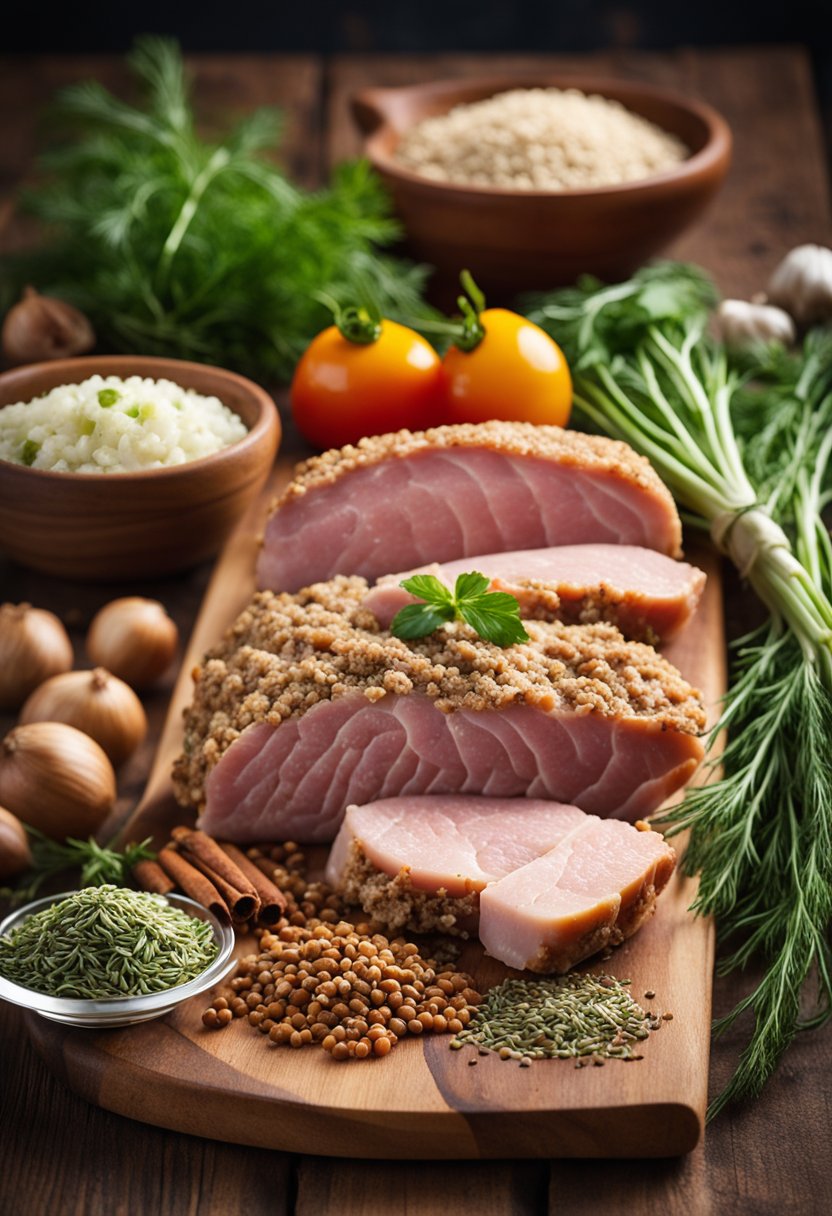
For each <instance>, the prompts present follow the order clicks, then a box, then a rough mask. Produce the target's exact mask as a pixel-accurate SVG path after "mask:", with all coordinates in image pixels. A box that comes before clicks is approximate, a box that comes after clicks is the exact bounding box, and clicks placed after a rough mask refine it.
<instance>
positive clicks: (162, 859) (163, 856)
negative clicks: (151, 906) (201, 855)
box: [158, 845, 231, 925]
mask: <svg viewBox="0 0 832 1216" xmlns="http://www.w3.org/2000/svg"><path fill="white" fill-rule="evenodd" d="M158 861H159V865H160V866H161V867H162V869H163V870H164V871H165V873H166V874H167V875H168V877H169V878H172V879H173V881H174V882H175V883H176V885H177V887H179V888H180V889H181V890H182V891H184V892H185V894H186V895H190V897H191V899H195V900H196V902H197V903H198V904H202V906H203V908H208V910H209V911H210V912H213V913H214V915H215V916H216V918H217V919H218V920H221V921H222V922H223V924H226V925H227V924H228V923H229V922H230V920H231V914H230V912H229V910H228V905H227V904H226V903H225V902H224V900H223V898H222V896H221V895H220V893H219V891H218V890H217V888H216V887H215V886H214V884H213V883H212V882H209V881H208V879H207V878H206V877H205V875H204V874H201V873H200V871H199V870H197V869H195V868H194V866H192V865H191V863H190V862H189V861H188V860H187V859H186V858H184V857H183V856H182V854H181V853H177V852H176V850H175V849H172V848H171V847H170V845H165V847H164V848H163V849H162V850H161V852H160V853H159V856H158Z"/></svg>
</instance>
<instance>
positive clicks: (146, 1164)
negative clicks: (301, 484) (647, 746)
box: [0, 48, 832, 1216]
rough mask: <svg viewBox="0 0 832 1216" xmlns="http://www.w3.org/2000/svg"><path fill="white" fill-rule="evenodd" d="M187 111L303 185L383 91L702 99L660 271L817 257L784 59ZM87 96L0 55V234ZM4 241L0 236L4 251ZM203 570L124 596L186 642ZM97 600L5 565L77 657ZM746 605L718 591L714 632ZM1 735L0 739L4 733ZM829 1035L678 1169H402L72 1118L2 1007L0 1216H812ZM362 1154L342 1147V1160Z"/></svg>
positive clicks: (532, 66) (821, 1197)
mask: <svg viewBox="0 0 832 1216" xmlns="http://www.w3.org/2000/svg"><path fill="white" fill-rule="evenodd" d="M194 66H195V68H196V69H197V72H198V87H197V97H198V101H199V104H200V105H201V106H202V107H204V112H206V113H207V114H209V115H211V114H214V115H219V114H222V112H223V111H224V110H225V109H227V108H228V107H234V108H238V109H247V108H249V107H251V106H253V105H256V104H258V103H262V102H269V103H272V104H274V103H277V104H279V105H282V106H284V107H286V110H287V115H288V118H289V129H288V135H287V142H286V144H285V148H284V156H285V161H286V164H287V166H288V168H289V169H290V171H291V172H292V173H293V174H294V175H295V177H296V178H298V179H299V180H300V181H302V182H303V183H304V184H307V185H314V184H315V183H316V182H319V181H321V180H322V178H323V176H324V175H325V172H326V169H327V166H329V165H331V164H332V163H334V162H336V161H338V160H340V159H342V158H343V157H345V156H349V155H352V154H354V153H355V152H356V151H357V150H358V141H357V138H356V136H355V133H354V132H353V130H352V127H351V123H350V119H349V116H348V110H347V104H346V100H347V97H348V96H349V94H350V93H351V92H352V91H353V90H354V89H356V88H357V87H359V86H360V85H365V84H399V83H405V82H413V81H419V80H426V79H429V78H432V77H440V76H464V75H465V76H473V75H479V74H483V73H486V72H492V71H494V72H499V73H510V72H518V73H520V72H525V73H529V74H535V73H538V74H539V73H542V72H565V73H568V72H569V71H570V70H571V71H580V70H592V71H593V72H597V73H598V74H599V75H600V74H616V75H624V76H628V77H632V78H638V79H644V80H648V81H652V82H655V83H661V84H667V85H670V86H673V87H675V88H678V89H680V90H682V91H684V92H690V93H693V94H696V95H698V96H701V97H703V98H704V99H705V100H707V101H709V102H711V103H712V104H713V105H715V106H716V107H717V108H718V109H719V110H721V111H722V113H723V114H724V115H725V117H726V118H727V119H728V121H729V122H730V124H731V126H732V128H733V130H734V136H735V157H734V165H733V168H732V170H731V174H730V177H729V180H728V182H727V184H726V186H725V189H724V191H723V193H722V195H721V196H720V198H719V200H718V202H717V204H716V205H715V206H714V208H713V210H712V211H711V213H710V214H709V215H708V216H707V217H706V219H705V220H704V221H703V223H701V224H700V226H699V227H698V228H697V229H696V230H695V231H693V232H692V233H691V234H690V235H689V236H687V237H686V238H685V239H684V240H683V241H681V242H680V243H679V244H678V246H677V247H676V248H674V249H673V250H672V251H671V252H672V253H673V254H674V255H676V256H679V257H685V258H690V259H692V260H695V261H697V262H700V263H702V264H703V265H704V266H706V267H707V268H708V269H709V270H710V271H711V272H712V273H713V274H714V275H715V277H716V279H717V281H718V283H719V285H720V287H721V289H722V290H723V292H725V293H726V294H730V295H733V294H738V295H745V296H748V295H750V294H751V293H753V292H754V291H756V290H759V289H760V288H761V287H762V286H763V285H764V283H765V281H766V278H767V276H768V273H769V272H770V270H771V268H772V267H773V265H774V264H775V262H776V261H777V259H778V258H780V257H781V256H782V255H783V254H784V253H785V252H786V251H787V250H788V249H789V248H791V247H792V246H793V245H795V244H799V243H801V242H805V241H815V242H820V243H825V244H828V243H830V242H831V241H832V223H831V217H830V204H829V183H828V177H827V174H826V171H825V167H824V156H823V144H822V138H821V130H820V122H819V117H818V114H817V110H816V107H815V100H814V94H813V89H812V82H811V76H810V71H809V65H808V61H807V59H806V57H805V55H804V54H803V52H802V51H800V50H797V49H794V48H765V49H760V48H741V49H733V50H709V51H696V50H689V49H686V50H681V51H679V52H677V53H673V54H647V53H627V54H621V53H603V54H594V55H590V56H561V55H558V56H545V57H544V56H528V55H524V56H517V55H512V56H499V57H492V58H489V59H485V58H484V57H482V56H463V55H441V56H432V57H411V56H396V57H392V56H391V57H384V58H365V57H356V56H349V57H343V58H337V59H335V60H330V61H327V62H323V61H321V60H319V59H317V58H314V57H311V56H293V57H287V56H279V55H269V56H262V57H256V56H225V55H223V56H220V55H212V56H200V57H196V58H195V60H194ZM91 75H95V76H97V77H98V78H99V79H101V80H102V81H103V82H104V83H106V84H108V85H111V86H114V87H117V88H120V87H122V86H123V83H124V69H123V66H122V65H121V63H120V62H118V61H117V60H114V59H111V58H106V59H104V58H94V57H85V58H79V57H73V58H72V59H59V58H55V57H49V58H46V57H44V58H36V59H22V58H13V57H9V56H6V57H4V56H0V224H2V220H3V217H4V215H5V216H6V217H8V206H7V203H8V199H9V198H10V196H11V194H12V192H13V190H14V187H15V186H16V184H17V183H18V181H19V179H20V178H21V176H22V175H24V174H25V173H26V172H27V171H28V170H29V168H30V166H31V161H32V154H33V150H34V147H35V129H36V117H37V114H38V112H39V110H40V109H41V107H42V106H43V104H44V103H45V102H46V101H47V100H48V98H49V97H50V96H51V94H52V92H53V91H54V89H55V88H56V87H58V86H60V85H62V84H64V83H68V82H69V81H72V80H76V79H79V78H85V77H89V76H91ZM20 235H21V230H20V229H18V228H17V227H15V226H14V225H13V224H12V225H8V224H7V225H6V231H5V234H4V240H5V243H6V245H7V246H8V245H9V244H11V243H14V242H15V241H16V240H18V239H19V238H20ZM208 573H209V571H208V569H206V568H202V569H199V570H197V571H195V572H194V573H192V574H190V575H187V576H184V577H182V578H179V579H174V580H168V581H166V582H164V583H158V584H146V585H142V586H137V587H135V588H132V589H131V590H132V592H135V593H144V594H151V595H156V596H157V597H158V598H160V599H162V600H163V601H164V602H165V604H166V605H167V606H168V608H169V610H170V611H171V613H172V615H173V616H174V617H175V618H176V620H177V621H178V623H179V626H180V629H181V631H182V635H183V639H184V638H186V637H187V634H188V631H189V629H190V626H191V624H192V623H193V620H194V617H195V614H196V611H197V608H198V605H199V602H200V598H201V595H202V593H203V591H204V588H205V584H206V581H207V577H208ZM113 593H114V591H113V589H112V588H103V587H100V586H98V587H84V586H81V585H75V584H70V583H59V582H57V581H56V580H51V579H47V578H46V577H43V576H38V575H35V574H32V573H29V572H27V571H24V570H21V569H19V568H17V567H13V566H12V565H11V564H9V563H4V562H3V559H2V558H0V598H2V599H4V600H13V601H17V600H29V601H31V602H33V603H35V604H38V605H42V606H45V607H54V608H56V609H57V610H59V611H60V612H61V613H62V614H63V616H64V618H65V619H66V620H68V622H69V623H71V625H72V626H73V637H74V640H75V642H76V644H77V657H78V660H79V662H81V661H83V656H82V652H81V647H80V640H81V638H82V637H83V632H84V626H85V624H86V622H87V621H88V620H89V618H90V616H91V615H92V613H93V612H94V611H95V610H96V608H97V607H98V606H99V605H100V604H102V603H104V602H105V601H106V600H107V599H108V598H111V597H112V594H113ZM748 609H749V606H748V604H747V602H746V600H745V599H744V596H743V593H742V591H741V589H740V588H739V587H738V586H737V585H736V583H733V584H731V586H730V587H729V603H728V612H729V622H732V621H733V622H739V621H741V620H742V619H743V617H744V616H745V615H746V614H747V612H748ZM172 682H173V676H172V675H171V676H170V677H169V680H168V682H167V684H166V685H163V686H162V687H160V688H159V689H158V690H157V691H156V692H155V693H154V694H153V695H152V697H150V698H149V699H148V705H147V707H148V713H149V718H150V722H151V731H150V737H149V739H148V740H147V742H146V743H145V744H144V746H143V747H142V748H141V750H140V752H139V753H138V754H137V755H136V756H135V757H134V758H133V760H132V761H131V762H130V764H129V765H128V766H127V768H126V770H125V771H124V772H123V774H122V779H121V783H120V793H121V797H120V800H119V805H118V812H119V813H120V814H122V815H123V814H126V813H127V812H128V811H129V810H130V809H131V807H132V806H133V805H134V804H135V802H136V800H137V798H138V796H139V794H140V792H141V788H142V785H143V782H144V779H145V777H146V775H147V772H148V770H149V767H150V762H151V759H152V754H153V747H154V740H155V739H156V738H157V737H158V734H159V731H160V729H161V725H162V722H163V719H164V713H165V706H166V698H167V693H168V692H169V689H170V686H171V685H172ZM9 724H10V723H9V722H2V721H0V726H2V727H5V726H7V725H9ZM753 980H754V975H753V974H749V975H747V976H745V977H744V978H741V977H736V976H732V977H728V978H718V979H717V981H716V984H715V993H714V999H715V1012H716V1013H717V1014H719V1013H720V1012H724V1011H726V1010H727V1009H728V1008H730V1007H731V1006H732V1005H733V1004H734V1003H735V1001H736V1000H737V999H738V997H739V996H740V995H741V993H742V992H744V991H745V990H746V985H748V984H750V983H751V982H753ZM740 1042H741V1036H740V1034H739V1033H733V1034H731V1035H728V1036H726V1038H725V1039H724V1040H721V1041H718V1042H716V1043H715V1045H714V1049H713V1055H712V1068H711V1078H710V1086H711V1092H712V1093H716V1092H718V1091H719V1089H720V1088H721V1087H722V1086H723V1085H724V1083H725V1082H726V1080H727V1079H728V1077H729V1075H730V1072H731V1068H732V1062H733V1060H734V1059H735V1058H736V1053H737V1050H738V1046H739V1044H740ZM830 1068H832V1026H827V1027H826V1028H825V1030H823V1031H820V1032H817V1033H814V1034H812V1035H810V1036H806V1037H801V1038H799V1039H798V1041H797V1042H795V1044H794V1045H793V1046H792V1048H791V1049H790V1051H789V1053H788V1055H787V1057H786V1059H785V1062H784V1063H783V1065H782V1066H781V1068H780V1071H779V1073H778V1075H777V1076H776V1078H775V1079H774V1081H773V1082H772V1083H771V1084H770V1085H769V1086H768V1088H767V1089H766V1091H765V1093H764V1095H763V1097H762V1098H761V1099H760V1100H759V1101H758V1102H757V1103H755V1104H753V1105H751V1106H748V1107H745V1108H743V1109H736V1110H733V1111H731V1112H729V1113H728V1114H726V1115H724V1116H723V1117H722V1118H720V1119H719V1120H718V1121H717V1122H716V1123H714V1124H713V1125H711V1126H710V1127H709V1129H708V1131H707V1134H706V1137H705V1140H704V1143H702V1144H700V1146H699V1147H698V1148H697V1149H696V1151H695V1152H693V1153H692V1154H690V1155H689V1156H688V1157H686V1158H684V1159H682V1160H678V1161H674V1160H671V1161H629V1162H626V1161H625V1162H622V1161H576V1162H569V1161H553V1162H551V1163H546V1162H526V1161H503V1162H499V1161H497V1162H476V1163H473V1162H470V1163H469V1162H459V1163H457V1162H443V1163H429V1164H423V1163H419V1162H415V1163H413V1162H411V1163H398V1162H386V1163H383V1162H372V1163H366V1162H362V1161H360V1160H356V1161H344V1160H338V1161H330V1160H327V1159H324V1158H321V1157H316V1156H315V1143H314V1141H310V1144H309V1155H308V1156H303V1157H290V1156H288V1155H283V1154H280V1153H275V1152H266V1151H262V1150H256V1149H246V1148H241V1147H238V1146H234V1145H227V1144H221V1143H217V1142H213V1141H204V1140H198V1139H194V1138H192V1137H188V1136H184V1135H179V1134H176V1133H173V1132H167V1131H162V1130H159V1129H157V1128H153V1127H147V1126H144V1125H142V1124H139V1123H134V1122H131V1121H129V1120H127V1119H123V1118H119V1117H117V1116H114V1115H111V1114H108V1113H106V1112H104V1111H101V1110H98V1109H95V1108H92V1107H90V1106H87V1105H86V1104H85V1103H84V1102H82V1101H81V1100H80V1099H78V1098H76V1097H75V1096H74V1095H73V1094H72V1093H71V1092H69V1091H68V1090H67V1089H66V1088H65V1087H64V1086H63V1085H62V1084H61V1083H60V1082H58V1081H57V1080H55V1079H54V1078H53V1077H52V1076H51V1075H50V1074H49V1073H48V1072H47V1070H46V1068H45V1066H44V1065H43V1064H42V1062H41V1060H40V1059H39V1058H38V1057H37V1056H36V1055H35V1053H34V1051H33V1050H32V1049H31V1047H30V1045H29V1042H28V1038H27V1035H26V1031H25V1027H24V1022H23V1018H22V1017H21V1015H20V1014H19V1013H18V1011H17V1010H16V1009H14V1008H13V1007H12V1006H9V1005H4V1004H0V1213H6V1212H9V1213H11V1212H14V1213H16V1216H44V1214H48V1216H65V1214H75V1213H77V1214H84V1216H88V1214H89V1216H98V1214H99V1213H101V1214H106V1216H125V1214H133V1213H136V1214H140V1216H144V1214H145V1213H148V1214H149V1213H153V1214H156V1213H163V1214H165V1216H167V1214H169V1213H170V1214H172V1216H179V1214H180V1213H181V1214H182V1216H185V1214H188V1216H205V1214H206V1213H214V1212H216V1213H220V1212H221V1213H223V1216H237V1214H239V1216H260V1214H261V1213H264V1214H265V1213H269V1214H270V1216H272V1214H273V1216H282V1214H284V1213H285V1214H289V1213H296V1214H297V1216H318V1214H319V1213H329V1212H333V1211H336V1210H337V1211H338V1213H339V1216H365V1214H366V1216H379V1213H384V1214H385V1216H388V1214H389V1216H395V1214H397V1213H406V1212H416V1211H419V1212H421V1213H425V1214H426V1216H432V1214H433V1213H434V1212H439V1211H440V1210H442V1211H446V1212H449V1213H453V1214H454V1216H468V1214H469V1213H471V1214H473V1213H477V1214H478V1216H491V1214H495V1216H496V1214H497V1213H516V1214H518V1216H519V1214H521V1213H522V1214H523V1216H526V1214H528V1216H531V1214H537V1213H545V1212H551V1213H559V1214H560V1213H575V1214H579V1213H587V1214H595V1213H599V1212H601V1211H604V1212H608V1213H617V1212H623V1211H625V1210H626V1211H627V1212H629V1213H636V1214H637V1216H641V1214H642V1213H644V1214H646V1216H653V1214H656V1216H659V1214H661V1216H700V1214H701V1216H711V1214H713V1216H730V1214H732V1213H778V1216H779V1214H781V1213H795V1216H797V1214H800V1216H811V1214H813V1213H825V1212H829V1211H832V1182H831V1181H830V1176H831V1175H830V1168H829V1161H830V1148H832V1135H831V1134H830V1128H832V1110H830V1101H829V1077H830ZM359 1152H360V1148H359V1147H358V1146H357V1154H358V1153H359Z"/></svg>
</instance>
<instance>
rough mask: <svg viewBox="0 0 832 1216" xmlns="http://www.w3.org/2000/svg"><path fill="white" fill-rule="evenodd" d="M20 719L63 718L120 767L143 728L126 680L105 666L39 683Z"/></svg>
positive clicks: (137, 703) (141, 714)
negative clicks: (111, 672) (110, 671)
mask: <svg viewBox="0 0 832 1216" xmlns="http://www.w3.org/2000/svg"><path fill="white" fill-rule="evenodd" d="M20 721H21V722H66V723H67V725H69V726H74V727H76V729H77V730H82V731H83V732H84V734H85V735H89V736H90V738H91V739H95V741H96V743H98V744H99V746H100V747H102V748H103V749H104V751H105V752H106V753H107V755H108V756H109V758H110V761H111V763H112V764H114V765H115V766H116V767H118V765H119V764H122V763H123V762H124V761H125V760H127V759H128V758H129V757H130V756H132V754H133V752H134V751H135V750H136V748H137V747H138V746H139V744H140V743H141V741H142V739H143V738H144V737H145V734H146V733H147V717H146V716H145V712H144V709H143V708H142V703H141V701H140V700H139V698H138V697H137V696H136V694H135V693H134V692H133V689H132V688H131V687H130V686H129V684H125V683H124V681H123V680H120V679H119V678H118V677H117V676H114V675H111V674H110V673H109V672H108V671H105V669H104V668H103V667H96V668H95V670H94V671H67V672H64V673H63V675H58V676H53V677H52V678H51V679H50V680H46V681H45V683H43V684H41V685H40V687H39V688H36V689H35V691H34V692H33V693H32V694H31V696H30V697H29V698H28V700H27V701H26V704H25V705H24V706H23V710H22V711H21V715H20Z"/></svg>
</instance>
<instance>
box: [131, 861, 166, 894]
mask: <svg viewBox="0 0 832 1216" xmlns="http://www.w3.org/2000/svg"><path fill="white" fill-rule="evenodd" d="M133 877H134V878H135V880H136V882H137V883H138V884H139V886H140V887H141V889H142V890H143V891H152V892H153V894H154V895H170V893H171V891H175V890H176V883H175V882H171V880H170V879H169V878H168V876H167V874H166V873H165V871H164V870H163V869H162V867H161V866H160V865H159V863H158V861H137V862H136V864H135V865H134V866H133Z"/></svg>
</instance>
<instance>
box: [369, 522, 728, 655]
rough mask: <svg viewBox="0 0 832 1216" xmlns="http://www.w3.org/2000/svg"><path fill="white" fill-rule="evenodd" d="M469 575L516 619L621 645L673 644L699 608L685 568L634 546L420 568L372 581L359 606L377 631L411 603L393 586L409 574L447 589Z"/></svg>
mask: <svg viewBox="0 0 832 1216" xmlns="http://www.w3.org/2000/svg"><path fill="white" fill-rule="evenodd" d="M468 570H477V571H479V573H480V574H484V575H486V576H487V577H488V578H490V579H491V588H492V590H493V591H508V592H510V593H511V594H512V595H515V596H516V597H517V599H518V600H519V601H520V612H521V615H522V616H524V617H535V618H538V619H540V620H561V621H567V622H569V623H570V624H571V623H578V622H580V623H583V624H588V623H592V622H595V621H609V622H610V624H613V625H617V626H618V627H619V629H620V630H621V632H622V633H623V634H624V635H625V636H626V637H631V638H639V639H643V640H644V641H648V642H655V641H659V640H661V639H666V638H670V637H673V635H674V634H675V633H678V631H679V630H680V629H681V628H682V626H683V625H684V624H685V623H686V622H687V621H688V619H689V618H690V615H691V613H692V612H693V610H694V609H695V607H696V605H697V604H698V603H699V598H700V596H701V595H702V591H703V588H704V586H705V575H704V574H703V572H702V571H701V570H697V568H696V567H695V566H689V565H688V564H687V562H678V561H673V559H672V558H669V557H665V555H664V554H663V553H657V552H656V550H655V549H644V548H640V547H639V546H636V545H601V544H599V545H561V546H559V547H558V548H550V549H520V550H516V551H515V552H513V553H486V554H481V555H480V556H478V557H465V558H461V559H460V560H458V561H455V562H445V564H444V565H440V564H439V563H437V562H434V563H433V564H432V565H430V566H420V567H419V568H418V570H408V571H405V572H403V573H401V574H389V575H386V576H385V577H384V578H382V579H379V581H378V582H377V583H376V585H375V587H372V588H371V589H370V591H369V593H368V594H367V596H366V598H365V600H364V607H365V608H367V609H369V611H370V612H372V613H373V615H374V616H375V617H376V619H377V621H378V623H379V625H381V627H382V629H389V628H390V624H391V622H392V620H393V617H394V616H395V615H396V613H397V612H398V611H399V609H400V608H404V607H405V605H406V604H412V603H414V602H415V601H414V597H413V596H412V595H410V594H409V593H408V592H407V591H405V590H404V588H403V587H400V586H399V584H400V583H401V582H402V580H403V579H406V578H408V577H409V576H410V575H412V574H433V575H435V576H436V577H437V578H438V579H439V580H440V581H441V582H443V583H445V584H446V586H448V587H453V585H454V583H455V582H456V578H457V575H459V574H464V573H465V572H466V571H468Z"/></svg>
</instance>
